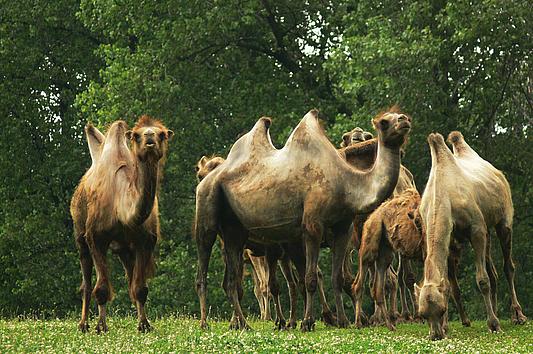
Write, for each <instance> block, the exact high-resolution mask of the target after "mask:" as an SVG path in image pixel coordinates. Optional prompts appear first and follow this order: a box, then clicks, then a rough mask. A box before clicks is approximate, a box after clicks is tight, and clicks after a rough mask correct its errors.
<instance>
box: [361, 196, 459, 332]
mask: <svg viewBox="0 0 533 354" xmlns="http://www.w3.org/2000/svg"><path fill="white" fill-rule="evenodd" d="M419 205H420V195H419V194H418V192H417V190H416V189H414V188H411V189H407V190H405V191H403V192H402V193H401V194H398V195H397V196H395V197H394V198H392V199H391V200H389V201H386V202H384V203H383V204H381V206H380V207H379V208H377V209H376V210H375V211H374V212H373V213H372V214H371V215H370V217H369V218H368V220H367V221H366V222H365V224H364V227H363V237H362V240H361V248H360V249H359V272H358V273H357V277H356V281H355V282H354V284H353V289H354V293H355V294H356V297H357V307H356V321H355V322H356V326H357V327H361V326H362V322H361V315H360V313H361V303H362V295H363V287H364V278H365V275H366V273H367V270H368V269H369V267H370V266H371V265H373V264H375V271H376V277H375V279H376V280H375V284H374V289H373V294H372V296H373V298H374V302H375V303H376V304H377V306H378V308H377V310H378V311H379V313H380V315H381V316H382V317H383V318H384V320H385V324H386V325H387V327H388V328H389V329H390V330H394V329H395V327H394V324H393V321H392V318H390V317H389V314H388V312H387V310H386V306H385V296H384V279H385V272H386V271H387V269H389V267H390V263H391V262H392V259H393V257H394V253H396V254H398V255H399V256H400V257H401V259H402V261H405V260H408V259H415V260H419V261H423V259H424V251H425V240H424V239H425V234H424V232H423V227H422V222H421V220H420V215H419V214H418V213H417V211H418V207H419ZM457 253H458V251H455V252H453V253H450V259H449V260H448V262H449V263H448V265H449V267H453V269H451V271H450V275H451V274H456V273H457V264H458V258H457ZM450 283H453V288H454V289H457V292H455V291H454V292H453V294H454V296H453V297H454V300H455V301H456V304H457V308H458V311H459V313H460V315H461V319H462V320H463V324H464V325H465V326H468V325H470V320H468V317H466V313H465V312H464V308H463V306H462V302H461V298H460V294H459V286H458V284H457V278H456V277H455V276H453V277H452V276H450ZM408 285H409V289H410V290H411V291H412V292H413V293H414V281H413V282H412V283H410V284H408ZM403 291H405V289H404V290H403ZM404 299H405V294H404ZM402 306H403V305H402ZM416 307H417V306H416V303H415V308H416Z"/></svg>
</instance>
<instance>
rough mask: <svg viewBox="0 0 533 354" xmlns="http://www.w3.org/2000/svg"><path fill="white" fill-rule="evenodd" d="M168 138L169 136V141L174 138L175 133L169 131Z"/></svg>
mask: <svg viewBox="0 0 533 354" xmlns="http://www.w3.org/2000/svg"><path fill="white" fill-rule="evenodd" d="M167 136H168V140H170V139H172V137H173V136H174V132H173V131H172V130H170V129H169V130H167Z"/></svg>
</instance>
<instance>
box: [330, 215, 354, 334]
mask: <svg viewBox="0 0 533 354" xmlns="http://www.w3.org/2000/svg"><path fill="white" fill-rule="evenodd" d="M349 227H350V225H347V226H343V225H341V226H339V227H338V228H336V229H334V237H333V247H332V258H333V260H332V263H333V266H332V269H331V282H332V284H333V291H334V294H335V305H336V308H337V326H338V327H340V328H346V327H348V326H349V324H350V321H349V320H348V318H347V317H346V313H345V311H344V302H343V301H342V292H343V290H344V279H345V276H347V274H344V273H345V272H344V268H345V257H346V249H347V246H348V242H349V240H350V236H351V235H350V233H349V232H348V231H349Z"/></svg>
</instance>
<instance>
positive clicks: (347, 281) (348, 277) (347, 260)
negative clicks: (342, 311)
mask: <svg viewBox="0 0 533 354" xmlns="http://www.w3.org/2000/svg"><path fill="white" fill-rule="evenodd" d="M351 246H352V245H350V242H348V248H347V249H346V255H345V256H344V266H343V272H344V283H343V289H344V292H345V293H346V295H348V296H349V297H350V300H351V302H352V306H353V311H354V316H355V305H356V303H357V301H356V299H355V296H354V294H353V292H352V284H353V282H354V281H355V278H354V276H353V273H352V269H353V261H352V252H353V251H354V248H352V247H351ZM354 318H355V317H354Z"/></svg>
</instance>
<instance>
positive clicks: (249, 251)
mask: <svg viewBox="0 0 533 354" xmlns="http://www.w3.org/2000/svg"><path fill="white" fill-rule="evenodd" d="M224 161H225V160H224V158H222V157H219V156H212V157H207V156H202V158H201V159H200V160H199V161H198V163H197V164H196V177H197V179H198V181H199V182H200V181H202V180H203V179H204V178H205V177H206V176H207V175H208V174H209V173H210V172H211V171H213V170H214V169H215V168H217V167H218V166H219V165H220V164H222V163H223V162H224ZM221 242H222V241H221ZM282 248H283V251H282V250H281V249H280V248H279V247H278V246H276V245H274V246H264V245H259V244H256V243H253V242H247V244H246V246H245V250H244V259H245V260H249V261H250V264H251V265H252V274H253V279H254V294H255V296H256V299H257V301H258V303H259V308H260V312H261V319H265V320H268V319H270V296H272V297H273V298H274V302H275V308H276V325H277V328H278V329H283V328H285V326H286V327H287V328H296V304H297V301H298V298H297V287H298V286H297V285H298V284H297V282H296V279H295V278H294V275H293V271H292V265H294V266H295V268H296V274H297V275H298V281H299V284H304V277H305V253H304V250H303V249H302V247H299V246H298V245H297V244H291V245H289V244H285V245H283V247H282ZM278 263H279V266H280V268H281V271H282V274H283V276H284V277H285V280H286V281H287V287H288V288H289V299H290V316H289V322H288V323H287V324H286V321H285V318H284V315H283V311H282V309H281V302H280V298H279V285H278V282H277V277H276V269H277V264H278ZM291 263H292V264H291ZM300 289H301V291H302V293H303V295H304V297H305V289H303V287H302V286H300ZM318 290H319V300H320V304H321V306H322V321H323V322H324V323H325V324H326V325H330V326H333V325H334V324H335V322H336V319H335V316H334V315H333V313H332V312H331V309H330V308H329V305H328V303H327V300H326V295H325V292H324V281H323V276H322V272H321V271H320V269H319V270H318Z"/></svg>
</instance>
